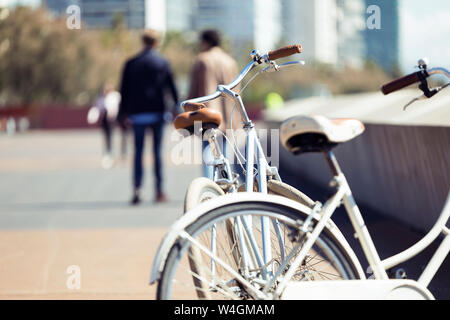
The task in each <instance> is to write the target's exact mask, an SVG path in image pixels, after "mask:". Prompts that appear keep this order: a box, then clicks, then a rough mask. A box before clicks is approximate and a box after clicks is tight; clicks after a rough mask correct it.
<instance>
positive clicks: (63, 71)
mask: <svg viewBox="0 0 450 320" xmlns="http://www.w3.org/2000/svg"><path fill="white" fill-rule="evenodd" d="M136 39H137V37H136V36H135V35H131V34H130V35H128V34H127V31H126V30H125V29H124V28H123V27H122V26H121V24H120V23H117V24H116V27H115V28H113V29H111V30H89V29H82V30H69V29H68V28H67V27H66V23H65V19H55V18H53V17H52V16H50V15H49V14H48V13H47V12H46V11H45V10H44V9H42V8H38V9H31V8H26V7H18V8H16V9H15V10H13V11H11V13H10V14H9V16H7V17H6V18H5V19H3V20H1V21H0V55H1V57H0V95H1V96H2V101H5V103H8V104H24V105H31V104H44V103H61V104H68V105H74V104H78V105H84V104H86V103H88V102H90V101H92V99H93V98H94V97H95V95H96V94H97V92H98V90H99V88H100V87H101V86H102V84H103V83H104V82H110V83H114V84H115V83H118V77H119V73H120V69H121V65H122V63H123V62H124V61H125V59H126V58H127V57H129V56H130V55H131V53H132V52H135V51H136V50H137V41H136ZM4 43H7V44H8V46H7V48H6V46H5V45H2V44H4ZM3 47H4V50H2V49H1V48H3ZM5 48H6V49H5Z"/></svg>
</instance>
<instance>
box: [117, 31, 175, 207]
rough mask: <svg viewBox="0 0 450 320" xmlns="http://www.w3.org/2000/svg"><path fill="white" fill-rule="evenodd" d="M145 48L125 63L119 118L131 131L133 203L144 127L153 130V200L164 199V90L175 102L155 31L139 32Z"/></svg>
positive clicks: (137, 200) (140, 169)
mask: <svg viewBox="0 0 450 320" xmlns="http://www.w3.org/2000/svg"><path fill="white" fill-rule="evenodd" d="M142 42H143V44H144V50H143V51H142V52H141V53H140V54H138V55H137V56H136V57H134V58H132V59H131V60H129V61H128V62H127V63H126V64H125V68H124V71H123V76H122V84H121V95H122V100H121V104H120V109H119V114H118V120H119V121H120V122H122V123H123V122H125V121H127V120H126V119H128V120H129V122H130V123H131V125H132V127H133V132H134V147H135V149H134V152H135V153H134V169H133V186H134V192H133V197H132V200H131V203H132V204H134V205H135V204H138V203H140V202H141V186H142V177H143V166H142V156H143V150H144V138H145V131H146V129H147V128H151V130H152V133H153V155H154V166H155V167H154V172H155V178H156V197H155V201H156V202H165V201H167V198H166V195H165V194H164V192H163V176H162V159H161V147H162V146H161V145H162V138H163V129H164V124H165V120H164V114H165V112H166V111H167V110H166V109H167V106H166V101H165V99H164V96H165V92H166V90H168V91H169V93H170V94H171V96H172V98H173V101H174V105H176V104H178V93H177V89H176V87H175V83H174V80H173V76H172V71H171V68H170V65H169V63H168V62H167V61H166V60H165V59H164V58H162V57H161V56H160V55H159V54H158V53H156V51H155V50H154V49H155V47H156V45H157V43H158V34H157V32H156V31H151V30H149V31H146V32H145V33H144V34H143V36H142Z"/></svg>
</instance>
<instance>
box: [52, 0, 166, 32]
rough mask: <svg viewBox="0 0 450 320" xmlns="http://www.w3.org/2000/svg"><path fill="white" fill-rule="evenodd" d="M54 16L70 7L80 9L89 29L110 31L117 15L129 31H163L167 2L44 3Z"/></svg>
mask: <svg viewBox="0 0 450 320" xmlns="http://www.w3.org/2000/svg"><path fill="white" fill-rule="evenodd" d="M45 4H46V5H47V7H48V8H49V9H50V10H51V11H53V12H55V13H56V14H64V13H65V12H66V9H67V7H68V6H69V5H72V4H75V5H78V6H80V9H81V19H82V20H83V22H84V23H85V24H86V25H87V26H88V27H89V28H109V27H111V25H112V23H113V21H114V19H115V17H117V16H118V15H120V16H121V17H122V18H123V19H124V22H125V24H126V25H127V27H128V28H130V29H143V28H152V29H157V30H162V31H164V30H165V29H166V0H45Z"/></svg>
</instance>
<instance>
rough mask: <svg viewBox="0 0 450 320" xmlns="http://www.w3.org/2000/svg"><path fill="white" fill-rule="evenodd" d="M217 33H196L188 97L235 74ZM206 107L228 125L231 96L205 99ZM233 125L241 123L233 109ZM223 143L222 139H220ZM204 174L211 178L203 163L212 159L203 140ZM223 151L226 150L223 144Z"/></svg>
mask: <svg viewBox="0 0 450 320" xmlns="http://www.w3.org/2000/svg"><path fill="white" fill-rule="evenodd" d="M220 45H221V36H220V34H219V33H218V32H217V31H216V30H205V31H203V32H202V33H201V34H200V53H199V54H198V55H197V57H196V59H195V62H194V66H193V68H192V71H191V82H190V89H189V95H188V99H193V98H198V97H202V96H206V95H208V94H211V93H213V92H215V91H216V90H217V85H219V84H228V83H230V82H231V81H233V80H234V79H235V78H236V77H237V75H238V67H237V63H236V61H235V60H234V59H233V58H232V57H231V56H230V55H229V54H227V53H226V52H225V51H224V50H222V48H221V47H220ZM206 105H207V107H209V108H212V109H216V110H218V111H219V112H220V113H221V114H222V116H223V122H222V125H221V129H222V130H227V129H230V125H231V121H230V119H231V118H230V117H231V111H232V109H233V106H234V101H233V100H232V99H231V98H218V99H215V100H213V101H210V102H208V103H206ZM232 122H233V123H232V124H233V129H237V128H238V126H239V125H240V123H241V118H240V113H239V111H238V110H235V111H234V113H233V121H232ZM224 146H226V143H225V141H224ZM203 148H204V152H203V155H204V164H203V171H204V172H203V173H204V176H205V177H208V178H210V179H212V167H207V166H206V165H205V163H208V162H209V161H210V160H211V159H212V153H211V151H210V147H209V145H208V143H207V142H206V141H205V142H204V143H203ZM224 154H227V150H226V148H224Z"/></svg>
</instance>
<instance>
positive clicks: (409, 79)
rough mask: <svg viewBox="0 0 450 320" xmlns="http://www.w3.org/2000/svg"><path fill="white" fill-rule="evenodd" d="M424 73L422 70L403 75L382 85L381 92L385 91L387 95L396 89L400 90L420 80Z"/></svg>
mask: <svg viewBox="0 0 450 320" xmlns="http://www.w3.org/2000/svg"><path fill="white" fill-rule="evenodd" d="M422 74H423V73H422V71H418V72H414V73H411V74H409V75H407V76H404V77H401V78H399V79H396V80H394V81H392V82H389V83H387V84H385V85H384V86H382V87H381V92H383V94H385V95H387V94H390V93H392V92H394V91H398V90H400V89H403V88H405V87H407V86H410V85H412V84H414V83H416V82H419V81H420V79H421V76H422ZM425 76H426V75H425Z"/></svg>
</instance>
